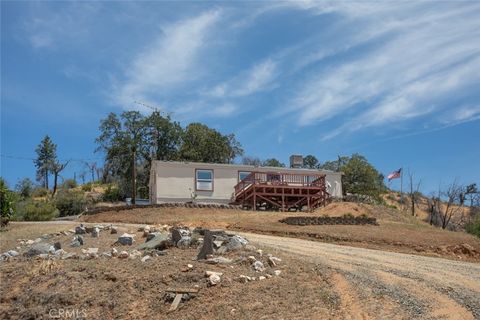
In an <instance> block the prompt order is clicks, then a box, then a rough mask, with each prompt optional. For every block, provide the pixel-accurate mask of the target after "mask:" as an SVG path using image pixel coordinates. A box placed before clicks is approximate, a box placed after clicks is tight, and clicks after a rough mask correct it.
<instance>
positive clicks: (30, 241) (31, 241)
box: [25, 240, 35, 246]
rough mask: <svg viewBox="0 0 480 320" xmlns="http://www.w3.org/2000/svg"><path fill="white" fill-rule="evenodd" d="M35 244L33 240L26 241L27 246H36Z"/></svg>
mask: <svg viewBox="0 0 480 320" xmlns="http://www.w3.org/2000/svg"><path fill="white" fill-rule="evenodd" d="M34 243H35V241H33V240H27V241H25V244H26V245H27V246H29V245H31V244H34Z"/></svg>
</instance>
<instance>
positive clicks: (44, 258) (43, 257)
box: [37, 253, 48, 260]
mask: <svg viewBox="0 0 480 320" xmlns="http://www.w3.org/2000/svg"><path fill="white" fill-rule="evenodd" d="M37 257H39V258H40V259H42V260H47V259H48V253H41V254H39V255H38V256H37Z"/></svg>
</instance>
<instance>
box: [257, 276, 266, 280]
mask: <svg viewBox="0 0 480 320" xmlns="http://www.w3.org/2000/svg"><path fill="white" fill-rule="evenodd" d="M265 279H267V278H265V277H264V276H260V277H258V280H265Z"/></svg>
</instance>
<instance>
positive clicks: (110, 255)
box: [102, 252, 113, 258]
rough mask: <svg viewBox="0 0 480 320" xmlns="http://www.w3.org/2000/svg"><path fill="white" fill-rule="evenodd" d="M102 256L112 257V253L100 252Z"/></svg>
mask: <svg viewBox="0 0 480 320" xmlns="http://www.w3.org/2000/svg"><path fill="white" fill-rule="evenodd" d="M102 257H105V258H111V257H113V256H112V254H111V253H110V252H103V253H102Z"/></svg>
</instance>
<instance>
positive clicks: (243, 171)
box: [237, 170, 253, 183]
mask: <svg viewBox="0 0 480 320" xmlns="http://www.w3.org/2000/svg"><path fill="white" fill-rule="evenodd" d="M240 172H241V173H248V174H251V173H252V172H253V171H245V170H238V171H237V183H238V182H240V181H242V180H241V179H240Z"/></svg>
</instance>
